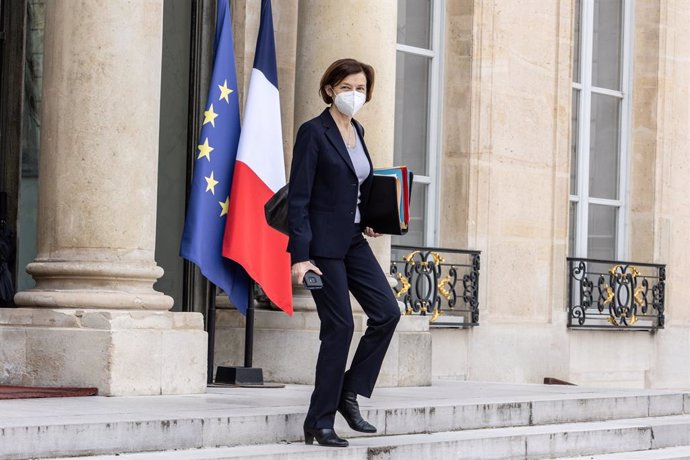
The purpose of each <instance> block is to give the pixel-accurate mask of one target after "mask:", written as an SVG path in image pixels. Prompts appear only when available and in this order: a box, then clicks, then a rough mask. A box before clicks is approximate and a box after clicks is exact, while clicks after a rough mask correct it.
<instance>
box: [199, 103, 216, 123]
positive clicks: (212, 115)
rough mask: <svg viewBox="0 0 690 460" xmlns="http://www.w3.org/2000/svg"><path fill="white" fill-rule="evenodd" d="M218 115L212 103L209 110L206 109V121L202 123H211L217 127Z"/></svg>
mask: <svg viewBox="0 0 690 460" xmlns="http://www.w3.org/2000/svg"><path fill="white" fill-rule="evenodd" d="M217 116H218V114H217V113H216V112H214V111H213V104H211V107H209V109H208V110H204V122H203V123H202V125H205V124H206V123H211V126H213V127H214V128H215V127H216V117H217Z"/></svg>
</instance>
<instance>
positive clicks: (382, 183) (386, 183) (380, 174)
mask: <svg viewBox="0 0 690 460" xmlns="http://www.w3.org/2000/svg"><path fill="white" fill-rule="evenodd" d="M412 179H413V174H412V172H410V171H408V170H407V166H394V167H392V168H383V169H374V177H373V182H372V184H371V192H370V194H369V199H368V200H367V203H366V207H365V209H364V216H363V224H364V226H365V227H371V228H372V229H373V230H374V231H375V232H377V233H386V234H389V235H404V234H405V233H407V230H408V227H409V225H410V198H411V196H412Z"/></svg>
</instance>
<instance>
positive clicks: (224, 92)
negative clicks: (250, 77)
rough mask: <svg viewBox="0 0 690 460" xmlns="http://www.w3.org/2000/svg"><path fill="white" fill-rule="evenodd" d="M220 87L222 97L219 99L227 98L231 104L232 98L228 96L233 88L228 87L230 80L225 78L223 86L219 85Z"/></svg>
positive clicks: (226, 100)
mask: <svg viewBox="0 0 690 460" xmlns="http://www.w3.org/2000/svg"><path fill="white" fill-rule="evenodd" d="M218 89H219V90H220V97H219V98H218V100H219V101H220V100H221V99H225V102H227V103H228V104H229V103H230V99H228V96H229V95H230V93H232V90H231V89H230V88H228V81H227V80H225V81H224V82H223V85H222V86H221V85H218Z"/></svg>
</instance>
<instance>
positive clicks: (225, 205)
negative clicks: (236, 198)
mask: <svg viewBox="0 0 690 460" xmlns="http://www.w3.org/2000/svg"><path fill="white" fill-rule="evenodd" d="M218 204H219V205H220V207H221V211H220V217H223V216H224V215H226V214H227V213H228V206H230V197H229V196H228V197H227V198H225V201H219V202H218Z"/></svg>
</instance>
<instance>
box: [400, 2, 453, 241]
mask: <svg viewBox="0 0 690 460" xmlns="http://www.w3.org/2000/svg"><path fill="white" fill-rule="evenodd" d="M443 7H444V2H443V0H399V1H398V39H397V41H398V45H397V65H396V69H397V70H396V73H397V75H396V89H395V154H394V163H395V164H396V165H407V166H408V167H409V168H410V170H411V171H412V172H413V173H414V175H415V177H414V186H413V187H412V201H411V206H410V212H411V215H410V228H409V232H408V234H407V235H405V236H404V237H394V238H393V243H394V244H407V245H426V246H435V245H436V238H437V237H436V235H437V227H438V225H437V221H438V218H437V216H438V212H437V209H436V203H438V199H437V194H438V176H439V175H438V170H437V169H438V152H439V150H440V145H439V139H440V135H439V130H440V123H439V114H440V110H441V107H440V103H441V94H440V92H441V52H440V50H441V29H442V24H443V22H442V14H443Z"/></svg>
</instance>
